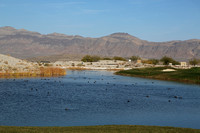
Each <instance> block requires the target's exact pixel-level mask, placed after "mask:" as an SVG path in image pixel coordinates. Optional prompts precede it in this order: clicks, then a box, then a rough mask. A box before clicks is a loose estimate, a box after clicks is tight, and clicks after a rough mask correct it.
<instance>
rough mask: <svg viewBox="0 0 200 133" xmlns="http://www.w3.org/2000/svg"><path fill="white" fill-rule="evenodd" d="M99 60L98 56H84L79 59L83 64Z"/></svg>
mask: <svg viewBox="0 0 200 133" xmlns="http://www.w3.org/2000/svg"><path fill="white" fill-rule="evenodd" d="M99 60H100V57H99V56H90V55H86V56H84V57H83V58H82V59H81V61H83V62H97V61H99Z"/></svg>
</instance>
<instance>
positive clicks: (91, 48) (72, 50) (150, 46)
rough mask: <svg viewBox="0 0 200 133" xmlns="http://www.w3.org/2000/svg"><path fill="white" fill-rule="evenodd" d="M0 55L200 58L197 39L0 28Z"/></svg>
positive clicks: (199, 46)
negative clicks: (160, 39)
mask: <svg viewBox="0 0 200 133" xmlns="http://www.w3.org/2000/svg"><path fill="white" fill-rule="evenodd" d="M0 53H1V54H10V55H12V56H14V57H17V58H21V59H26V58H33V57H45V58H47V59H48V57H54V55H56V56H55V57H57V58H55V60H58V59H60V57H61V58H65V57H66V58H67V55H70V56H72V57H74V56H77V57H80V56H82V55H86V54H91V55H100V56H123V57H130V56H133V55H135V56H140V57H143V58H161V57H163V56H165V55H166V56H170V57H173V58H175V59H176V60H188V59H191V58H194V57H195V58H200V40H197V39H192V40H186V41H169V42H149V41H145V40H141V39H139V38H137V37H134V36H132V35H129V34H128V33H114V34H111V35H108V36H104V37H100V38H89V37H81V36H69V35H65V34H59V33H52V34H47V35H42V34H40V33H37V32H31V31H27V30H24V29H15V28H12V27H1V28H0Z"/></svg>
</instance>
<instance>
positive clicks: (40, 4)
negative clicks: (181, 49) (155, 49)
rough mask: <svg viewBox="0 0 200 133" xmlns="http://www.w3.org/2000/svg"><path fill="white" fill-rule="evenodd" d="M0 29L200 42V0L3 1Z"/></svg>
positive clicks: (0, 13) (0, 8)
mask: <svg viewBox="0 0 200 133" xmlns="http://www.w3.org/2000/svg"><path fill="white" fill-rule="evenodd" d="M0 26H1V27H2V26H12V27H14V28H17V29H22V28H24V29H27V30H30V31H37V32H40V33H42V34H48V33H53V32H58V33H64V34H67V35H81V36H84V37H101V36H106V35H109V34H112V33H115V32H126V33H129V34H131V35H133V36H136V37H139V38H141V39H143V40H148V41H157V42H158V41H170V40H187V39H200V0H0Z"/></svg>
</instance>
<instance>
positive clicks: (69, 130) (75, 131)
mask: <svg viewBox="0 0 200 133" xmlns="http://www.w3.org/2000/svg"><path fill="white" fill-rule="evenodd" d="M0 133H200V130H199V129H189V128H175V127H158V126H128V125H110V126H85V127H7V126H0Z"/></svg>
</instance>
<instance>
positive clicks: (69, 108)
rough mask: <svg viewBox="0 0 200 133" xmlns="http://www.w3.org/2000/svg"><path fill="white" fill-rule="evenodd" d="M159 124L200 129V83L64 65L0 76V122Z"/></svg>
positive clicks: (2, 123) (8, 123) (54, 124)
mask: <svg viewBox="0 0 200 133" xmlns="http://www.w3.org/2000/svg"><path fill="white" fill-rule="evenodd" d="M115 124H120V125H121V124H123V125H158V126H174V127H187V128H197V129H200V86H198V85H188V84H181V83H175V82H165V81H159V80H148V79H142V78H134V77H124V76H118V75H113V72H108V71H67V75H66V76H64V77H59V78H58V77H57V78H55V77H54V78H28V79H0V125H7V126H86V125H115Z"/></svg>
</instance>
